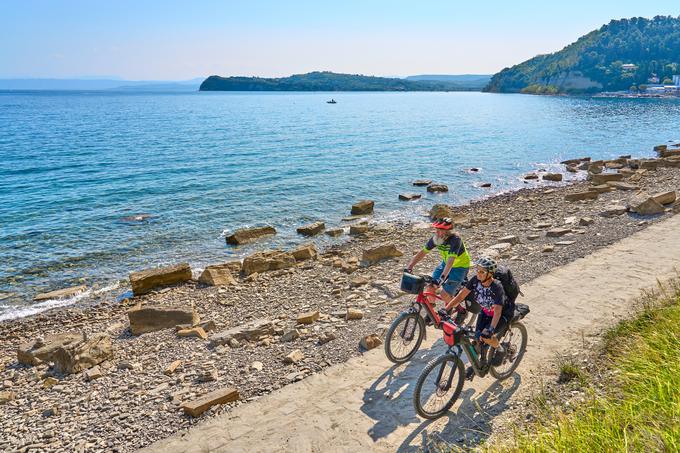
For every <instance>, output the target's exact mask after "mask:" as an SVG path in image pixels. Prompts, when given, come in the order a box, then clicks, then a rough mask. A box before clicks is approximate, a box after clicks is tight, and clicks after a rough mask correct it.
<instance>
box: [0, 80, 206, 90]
mask: <svg viewBox="0 0 680 453" xmlns="http://www.w3.org/2000/svg"><path fill="white" fill-rule="evenodd" d="M201 80H202V79H192V80H182V81H154V80H122V79H105V78H103V79H0V90H31V91H33V90H38V91H43V90H45V91H101V90H123V91H196V90H198V86H199V84H200V82H201Z"/></svg>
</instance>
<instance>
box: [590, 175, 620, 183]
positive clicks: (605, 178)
mask: <svg viewBox="0 0 680 453" xmlns="http://www.w3.org/2000/svg"><path fill="white" fill-rule="evenodd" d="M622 179H623V175H622V174H621V173H602V174H600V175H592V176H591V177H590V182H591V184H592V185H594V186H599V185H600V184H606V183H608V182H611V181H621V180H622Z"/></svg>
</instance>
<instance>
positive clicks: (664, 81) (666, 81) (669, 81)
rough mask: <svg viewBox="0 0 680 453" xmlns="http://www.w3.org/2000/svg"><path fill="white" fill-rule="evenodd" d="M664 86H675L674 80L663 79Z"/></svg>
mask: <svg viewBox="0 0 680 453" xmlns="http://www.w3.org/2000/svg"><path fill="white" fill-rule="evenodd" d="M663 84H664V85H673V79H671V78H669V77H666V78H665V79H663Z"/></svg>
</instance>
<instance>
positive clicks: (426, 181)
mask: <svg viewBox="0 0 680 453" xmlns="http://www.w3.org/2000/svg"><path fill="white" fill-rule="evenodd" d="M430 184H432V180H431V179H416V180H415V181H413V185H414V186H429V185H430Z"/></svg>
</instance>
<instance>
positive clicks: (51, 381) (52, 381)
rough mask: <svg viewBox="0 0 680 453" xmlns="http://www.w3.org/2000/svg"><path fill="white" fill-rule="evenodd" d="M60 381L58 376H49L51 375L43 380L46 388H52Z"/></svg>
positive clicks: (43, 385)
mask: <svg viewBox="0 0 680 453" xmlns="http://www.w3.org/2000/svg"><path fill="white" fill-rule="evenodd" d="M58 383H59V381H58V380H57V379H56V378H53V377H52V376H49V377H47V378H45V380H44V381H43V383H42V387H43V388H44V389H48V388H50V387H52V386H54V385H57V384H58Z"/></svg>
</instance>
